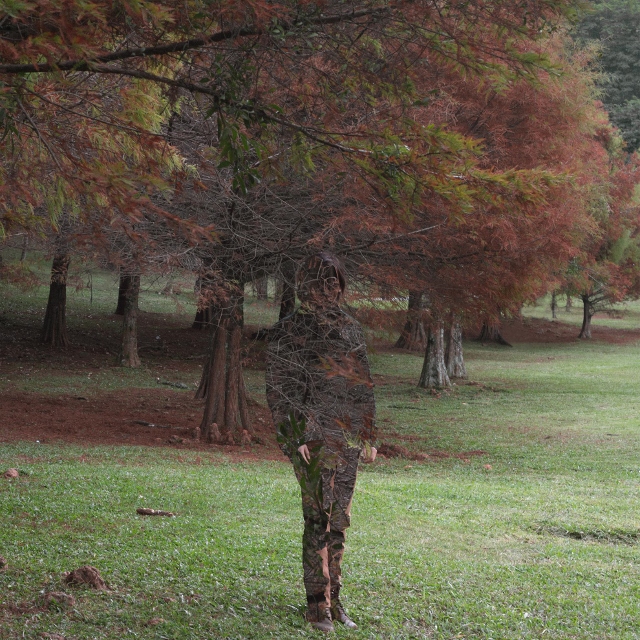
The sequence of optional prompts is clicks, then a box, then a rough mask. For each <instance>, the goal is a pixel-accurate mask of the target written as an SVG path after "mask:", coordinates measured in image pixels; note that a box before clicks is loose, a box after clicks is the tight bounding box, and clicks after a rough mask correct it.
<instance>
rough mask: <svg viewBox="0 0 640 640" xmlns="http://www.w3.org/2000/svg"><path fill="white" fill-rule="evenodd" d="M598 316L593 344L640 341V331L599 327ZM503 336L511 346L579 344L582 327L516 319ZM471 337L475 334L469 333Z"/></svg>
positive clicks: (541, 320) (504, 329)
mask: <svg viewBox="0 0 640 640" xmlns="http://www.w3.org/2000/svg"><path fill="white" fill-rule="evenodd" d="M598 317H601V318H603V317H605V316H604V315H602V314H596V315H595V316H594V319H593V324H592V325H591V334H592V338H591V341H592V342H608V343H610V344H627V343H630V342H637V341H638V340H640V329H615V328H613V327H604V326H599V325H598ZM501 332H502V335H503V336H504V337H505V339H506V340H507V341H508V342H510V343H511V344H518V343H527V342H529V343H531V342H538V343H554V342H578V341H579V338H578V334H579V333H580V327H578V326H576V325H573V324H565V323H563V322H552V321H551V320H543V319H541V318H523V319H514V320H510V321H508V322H505V323H503V324H502V327H501ZM468 333H469V335H470V336H471V337H473V336H475V335H476V334H474V333H473V332H468Z"/></svg>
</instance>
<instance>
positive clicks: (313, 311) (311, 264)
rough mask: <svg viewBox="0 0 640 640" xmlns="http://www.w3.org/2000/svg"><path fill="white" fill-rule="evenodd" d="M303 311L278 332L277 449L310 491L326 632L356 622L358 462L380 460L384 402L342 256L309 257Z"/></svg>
mask: <svg viewBox="0 0 640 640" xmlns="http://www.w3.org/2000/svg"><path fill="white" fill-rule="evenodd" d="M296 285H297V293H298V298H299V300H300V302H301V305H300V307H299V309H298V310H296V311H294V313H292V314H291V315H289V316H288V317H285V318H283V319H282V320H281V321H280V322H278V323H277V324H276V325H275V327H274V328H273V329H272V331H271V335H270V338H269V348H268V358H267V376H266V378H267V379H266V382H267V400H268V403H269V407H270V409H271V412H272V414H273V419H274V423H275V425H276V428H277V433H278V442H279V443H280V446H281V448H282V450H283V452H284V453H285V454H286V455H287V456H288V457H289V459H290V460H291V462H292V463H293V468H294V471H295V474H296V478H297V480H298V483H299V484H300V488H301V492H302V512H303V517H304V533H303V537H302V564H303V574H304V586H305V591H306V595H307V612H306V619H307V620H308V621H309V622H310V623H311V625H312V626H313V627H315V628H316V629H319V630H320V631H325V632H330V631H332V630H333V621H334V620H337V621H339V622H341V623H342V624H344V625H345V626H346V627H349V628H351V629H357V625H356V624H355V623H354V622H353V620H352V619H351V618H350V617H349V616H348V615H347V613H346V612H345V610H344V607H343V606H342V603H341V601H340V597H339V596H340V589H341V587H342V574H341V563H342V556H343V553H344V542H345V530H346V529H347V527H349V524H350V521H351V500H352V497H353V492H354V489H355V484H356V474H357V469H358V461H359V460H360V459H362V460H363V462H373V460H375V457H376V449H375V446H374V444H375V400H374V396H373V383H372V380H371V374H370V370H369V363H368V360H367V353H366V345H365V341H364V335H363V333H362V329H361V327H360V325H359V324H358V323H357V322H356V320H354V319H353V318H352V317H351V316H349V315H348V314H347V313H345V312H344V311H343V310H342V309H341V308H340V306H339V303H340V300H341V298H342V296H343V294H344V290H345V277H344V272H343V269H342V266H341V265H340V263H339V261H338V260H337V258H335V257H334V256H332V255H331V254H329V253H325V252H323V253H320V254H318V255H315V256H311V257H310V258H308V259H307V260H306V261H305V262H304V264H303V265H302V267H301V268H300V269H299V271H298V274H297V277H296Z"/></svg>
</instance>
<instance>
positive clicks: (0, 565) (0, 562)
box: [0, 556, 9, 571]
mask: <svg viewBox="0 0 640 640" xmlns="http://www.w3.org/2000/svg"><path fill="white" fill-rule="evenodd" d="M8 566H9V563H8V562H7V560H6V558H3V557H2V556H0V571H4V570H5V569H6V568H7V567H8Z"/></svg>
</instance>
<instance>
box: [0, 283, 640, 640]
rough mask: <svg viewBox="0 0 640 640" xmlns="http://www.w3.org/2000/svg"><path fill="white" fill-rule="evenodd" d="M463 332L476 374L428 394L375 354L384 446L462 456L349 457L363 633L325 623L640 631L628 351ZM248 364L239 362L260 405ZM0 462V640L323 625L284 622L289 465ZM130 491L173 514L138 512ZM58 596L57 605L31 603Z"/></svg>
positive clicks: (291, 525) (189, 456)
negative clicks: (100, 588)
mask: <svg viewBox="0 0 640 640" xmlns="http://www.w3.org/2000/svg"><path fill="white" fill-rule="evenodd" d="M100 277H104V278H106V276H104V275H103V276H100ZM112 284H113V283H109V286H112ZM20 295H22V296H25V295H27V294H20ZM82 295H84V293H83V294H82ZM146 295H149V296H150V297H149V298H148V300H149V302H148V304H149V305H151V304H152V301H153V300H155V298H153V296H154V295H155V296H156V297H158V298H159V299H160V300H161V302H158V304H159V305H161V306H162V305H168V304H169V303H168V302H167V301H166V298H165V297H160V296H157V293H155V294H154V293H153V289H152V288H150V289H148V293H147V294H146ZM16 296H17V297H19V296H18V294H15V296H14V297H13V298H12V299H13V300H14V302H10V301H9V298H8V297H6V296H5V301H4V306H3V307H2V309H3V311H4V313H5V314H6V316H11V314H12V311H11V308H10V304H18V302H15V301H16V299H17V297H16ZM112 298H113V299H112V300H111V299H108V300H107V298H106V297H105V298H104V302H103V303H101V304H103V307H102V309H103V310H107V309H110V307H111V305H112V303H114V302H115V297H114V296H112ZM95 299H96V298H95V297H94V304H96V303H95ZM99 299H100V298H99ZM27 303H28V301H25V300H23V301H22V302H20V303H19V304H22V305H27ZM144 304H147V303H144ZM171 304H173V303H171ZM75 309H77V307H75ZM540 309H541V307H540ZM151 311H152V310H151V309H150V312H151ZM155 312H162V313H167V312H168V309H167V308H164V307H163V308H162V309H156V310H155ZM254 312H255V314H256V317H259V316H260V313H262V311H260V309H259V307H256V308H255V309H254V310H253V311H252V313H254ZM269 312H270V313H271V311H269ZM545 312H546V311H545ZM101 313H102V311H101ZM540 313H541V314H542V311H540ZM561 313H562V312H561ZM73 314H77V315H75V316H73ZM81 315H82V314H81V313H80V312H77V311H73V313H72V316H73V317H80V316H81ZM533 315H535V314H533ZM189 316H190V309H189V310H188V311H187V312H185V318H188V317H189ZM11 317H13V316H11ZM560 319H561V320H562V319H563V318H562V316H561V318H560ZM598 321H599V322H602V323H605V322H606V323H609V322H612V323H615V322H619V321H617V320H611V321H610V320H609V319H607V318H605V319H602V320H598ZM626 321H627V322H629V323H630V324H629V327H627V328H631V327H632V326H633V327H634V328H635V327H637V325H633V323H631V320H629V319H627V320H626ZM612 326H613V325H612ZM619 328H625V327H619ZM75 330H76V331H77V330H79V327H78V325H76V328H75ZM465 347H466V359H467V367H468V370H469V374H470V380H471V381H472V382H473V383H474V384H465V385H459V386H457V387H456V388H455V389H454V390H453V391H452V392H451V393H442V395H441V396H440V397H436V396H434V395H432V394H430V393H428V392H424V391H421V390H418V389H416V387H415V381H416V380H417V377H418V375H419V372H420V367H421V364H422V363H421V358H420V357H419V356H413V355H409V354H400V353H389V352H384V351H380V352H378V353H374V354H373V355H372V364H373V368H374V373H375V374H377V378H376V379H377V381H379V384H378V387H377V389H376V394H377V401H378V414H379V422H380V426H381V429H382V433H383V436H384V439H385V440H388V441H390V442H394V441H397V442H398V443H402V444H403V445H404V446H408V447H409V448H412V449H418V450H421V451H436V450H437V451H442V452H449V453H452V454H460V457H449V458H434V459H433V460H431V461H427V462H425V463H419V462H411V461H408V460H403V459H394V460H382V461H380V462H379V463H376V464H375V465H373V466H371V467H365V468H363V469H362V473H361V475H360V479H359V485H358V489H357V494H356V499H355V502H354V517H353V526H352V529H351V530H350V532H349V536H348V550H347V554H346V557H345V583H346V587H345V590H344V594H345V601H346V602H345V604H346V605H347V609H348V611H349V612H351V613H352V615H353V617H354V618H355V619H356V621H357V622H358V623H359V624H360V626H361V629H360V630H359V631H358V632H357V633H355V634H354V633H349V632H346V631H345V630H344V629H343V628H338V630H337V635H338V636H340V637H346V636H352V637H360V638H390V639H402V638H441V639H453V638H466V639H471V638H481V639H487V640H488V639H490V638H491V639H495V640H497V639H504V640H517V639H521V638H522V639H531V640H534V639H535V640H545V639H547V638H555V639H558V640H567V639H572V638H579V639H584V640H592V639H605V638H606V639H621V640H622V639H625V640H626V639H632V638H640V575H639V574H640V517H639V516H638V492H639V489H640V411H639V409H640V373H639V367H638V364H637V363H638V361H640V345H638V344H634V343H629V344H626V345H620V344H617V345H613V344H607V343H604V342H596V341H594V342H571V343H567V344H550V345H544V344H517V345H515V347H514V348H513V349H506V348H500V347H491V346H485V347H482V346H480V345H478V344H476V343H473V344H467V345H465ZM0 373H1V372H0ZM102 375H103V376H104V385H103V386H105V388H107V387H108V386H109V384H108V383H109V381H110V380H111V378H110V377H109V376H110V374H108V373H105V374H102ZM262 376H263V374H262V373H261V372H260V371H257V370H256V371H250V372H248V378H249V381H250V384H251V389H252V393H253V395H254V397H256V398H257V399H258V400H259V401H264V398H263V397H260V396H259V395H258V394H259V393H260V392H259V389H260V388H261V384H262ZM1 377H2V376H1V375H0V378H1ZM0 382H1V380H0ZM45 383H46V381H45ZM125 383H126V384H125ZM125 383H122V385H121V386H122V387H123V388H126V386H127V384H128V385H129V386H132V385H141V386H143V385H144V384H146V382H145V378H144V375H143V374H131V376H130V377H129V378H126V380H125ZM32 384H35V385H36V386H35V387H34V389H35V388H37V384H36V383H32ZM114 384H115V383H114ZM116 386H117V385H116ZM474 450H482V451H484V452H485V453H484V455H476V456H474V455H471V454H469V455H468V456H467V454H466V453H465V452H470V451H474ZM256 451H257V452H259V451H260V448H259V447H257V448H256ZM8 467H17V468H18V469H19V470H20V472H21V477H20V478H19V479H17V480H4V479H2V478H0V513H1V514H2V520H1V521H0V522H1V523H2V526H0V555H2V556H4V557H5V558H6V559H7V561H8V567H7V569H6V570H4V571H1V572H0V638H3V639H4V638H7V639H14V638H15V639H18V638H39V637H41V634H43V633H50V634H53V633H58V634H62V635H63V636H64V637H66V638H67V639H71V638H75V639H77V640H80V639H90V638H97V639H103V638H104V639H111V638H113V639H116V638H129V637H130V638H158V639H160V638H171V639H179V638H185V639H186V638H189V639H194V640H195V639H198V640H200V639H203V638H234V639H235V638H238V639H239V638H250V639H254V638H255V639H258V640H260V639H262V638H284V639H287V638H296V637H319V636H320V634H318V633H314V632H312V631H310V630H309V629H308V628H307V627H306V625H305V623H304V621H303V619H302V612H303V610H304V596H303V589H302V580H301V571H300V535H301V528H302V518H301V513H300V503H299V496H298V488H297V485H296V483H295V481H294V479H293V474H292V471H291V469H290V468H289V465H288V464H285V463H277V462H238V461H233V460H231V459H229V458H226V457H225V456H224V455H222V454H221V453H218V452H215V451H213V450H208V451H200V452H197V451H176V450H173V449H170V448H162V447H157V448H133V447H117V448H111V447H78V446H65V445H61V444H37V443H33V442H31V443H28V442H23V443H17V444H3V445H2V446H1V447H0V470H4V469H6V468H8ZM140 506H145V507H152V508H159V509H167V510H171V511H174V512H175V513H176V514H177V515H176V517H175V518H171V519H169V518H147V519H145V518H143V517H141V516H138V515H137V514H136V512H135V510H136V507H140ZM83 564H91V565H93V566H95V567H97V568H98V569H99V570H100V572H101V573H102V575H103V577H104V578H105V579H106V580H107V582H108V583H109V584H110V586H111V587H112V591H109V592H95V591H91V590H88V589H82V588H71V587H66V586H65V585H64V583H63V581H62V573H63V572H64V571H68V570H71V569H74V568H76V567H78V566H80V565H83ZM60 590H66V591H67V592H70V593H73V595H74V596H75V597H76V604H75V606H74V607H72V608H70V609H64V608H55V607H54V608H53V609H46V608H44V607H43V606H42V598H43V594H44V593H45V592H47V591H60Z"/></svg>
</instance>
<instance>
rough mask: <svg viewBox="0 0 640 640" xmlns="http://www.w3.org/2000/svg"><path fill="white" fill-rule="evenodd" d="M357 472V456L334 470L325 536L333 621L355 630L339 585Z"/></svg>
mask: <svg viewBox="0 0 640 640" xmlns="http://www.w3.org/2000/svg"><path fill="white" fill-rule="evenodd" d="M357 471H358V458H357V457H355V456H351V457H350V459H349V460H348V461H347V464H346V466H344V467H341V468H339V469H338V470H337V472H336V475H335V478H334V482H333V486H332V491H331V494H332V495H331V504H330V506H329V535H328V552H329V580H330V583H331V591H330V599H331V612H332V615H333V619H334V620H338V621H339V622H342V623H343V624H344V625H345V626H347V627H349V628H352V629H356V628H357V626H356V624H355V623H354V622H353V620H351V618H349V616H348V615H347V614H346V612H345V611H344V608H343V606H342V603H341V602H340V597H339V596H340V589H341V587H342V557H343V555H344V543H345V539H346V530H347V528H348V527H349V525H350V524H351V501H352V500H353V492H354V490H355V486H356V475H357ZM325 500H326V497H325ZM325 508H326V505H325Z"/></svg>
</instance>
